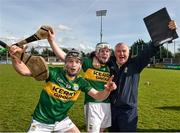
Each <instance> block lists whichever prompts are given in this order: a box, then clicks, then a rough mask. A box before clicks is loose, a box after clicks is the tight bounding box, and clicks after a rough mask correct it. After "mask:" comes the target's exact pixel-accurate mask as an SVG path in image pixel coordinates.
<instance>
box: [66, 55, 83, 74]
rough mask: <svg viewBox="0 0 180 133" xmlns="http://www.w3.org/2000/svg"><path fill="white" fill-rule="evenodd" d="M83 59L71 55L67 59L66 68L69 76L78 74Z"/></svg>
mask: <svg viewBox="0 0 180 133" xmlns="http://www.w3.org/2000/svg"><path fill="white" fill-rule="evenodd" d="M81 65H82V64H81V61H80V60H79V59H78V58H74V57H70V58H67V59H66V63H65V69H66V72H67V74H68V75H69V76H76V75H77V74H78V73H79V71H80V70H81Z"/></svg>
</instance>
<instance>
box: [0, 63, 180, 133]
mask: <svg viewBox="0 0 180 133" xmlns="http://www.w3.org/2000/svg"><path fill="white" fill-rule="evenodd" d="M179 79H180V71H178V70H166V69H150V68H148V69H145V70H144V71H143V73H142V75H141V80H140V87H139V96H138V99H139V100H138V104H139V105H138V111H139V123H138V130H139V131H146V132H147V131H180V115H179V113H180V112H179V111H180V84H179ZM43 84H44V82H37V81H35V80H34V79H33V78H28V77H22V76H20V75H18V74H17V73H16V72H15V71H14V70H13V68H12V66H11V65H0V98H1V100H0V132H3V131H6V132H7V131H16V132H20V131H27V129H28V127H29V124H30V122H31V114H32V113H33V110H34V108H35V106H36V104H37V102H38V99H39V94H40V92H41V89H42V85H43ZM83 97H84V95H83V94H82V95H81V96H80V98H79V99H78V101H77V102H76V103H75V105H74V106H73V108H72V109H71V110H70V113H69V115H70V117H71V119H72V120H73V122H74V123H75V124H76V125H77V126H78V127H79V128H80V130H81V131H85V124H84V116H83Z"/></svg>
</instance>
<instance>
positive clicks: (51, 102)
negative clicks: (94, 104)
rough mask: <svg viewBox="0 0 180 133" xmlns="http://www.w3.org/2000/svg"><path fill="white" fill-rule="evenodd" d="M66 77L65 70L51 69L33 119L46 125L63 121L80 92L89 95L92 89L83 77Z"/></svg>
mask: <svg viewBox="0 0 180 133" xmlns="http://www.w3.org/2000/svg"><path fill="white" fill-rule="evenodd" d="M65 75H66V72H65V71H64V70H63V68H60V67H55V68H51V67H50V68H49V78H48V79H47V80H46V84H45V86H44V88H43V90H42V92H41V95H40V99H39V102H38V104H37V106H36V108H35V111H34V113H33V119H35V120H37V121H39V122H42V123H46V124H53V123H55V122H56V121H61V120H63V119H64V118H65V117H67V112H68V110H69V109H70V108H71V107H72V105H73V104H74V102H75V101H76V100H77V98H78V96H79V94H80V92H81V91H83V92H85V93H88V92H89V90H90V89H91V88H92V87H91V86H90V84H89V83H88V82H87V81H86V80H84V79H83V78H82V77H77V78H76V79H74V80H68V79H67V78H66V76H65Z"/></svg>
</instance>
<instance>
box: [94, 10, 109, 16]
mask: <svg viewBox="0 0 180 133" xmlns="http://www.w3.org/2000/svg"><path fill="white" fill-rule="evenodd" d="M106 12H107V10H99V11H96V16H106Z"/></svg>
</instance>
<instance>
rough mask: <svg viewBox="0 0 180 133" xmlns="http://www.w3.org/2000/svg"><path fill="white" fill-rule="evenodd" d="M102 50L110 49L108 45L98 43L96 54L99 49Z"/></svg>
mask: <svg viewBox="0 0 180 133" xmlns="http://www.w3.org/2000/svg"><path fill="white" fill-rule="evenodd" d="M103 48H108V49H111V47H110V45H109V43H107V42H100V43H98V44H97V45H96V52H99V50H100V49H103Z"/></svg>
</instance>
